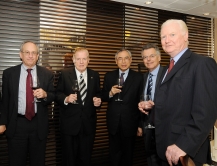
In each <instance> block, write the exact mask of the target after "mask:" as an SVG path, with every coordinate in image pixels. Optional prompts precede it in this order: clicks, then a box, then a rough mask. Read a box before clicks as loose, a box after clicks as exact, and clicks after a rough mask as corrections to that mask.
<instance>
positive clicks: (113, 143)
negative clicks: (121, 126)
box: [109, 130, 136, 166]
mask: <svg viewBox="0 0 217 166" xmlns="http://www.w3.org/2000/svg"><path fill="white" fill-rule="evenodd" d="M135 138H136V133H135V136H131V137H125V136H124V135H123V133H122V132H121V130H119V131H118V132H117V133H116V134H115V135H112V134H109V156H110V165H111V166H131V165H133V150H134V145H135Z"/></svg>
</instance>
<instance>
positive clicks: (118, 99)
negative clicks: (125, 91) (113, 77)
mask: <svg viewBox="0 0 217 166" xmlns="http://www.w3.org/2000/svg"><path fill="white" fill-rule="evenodd" d="M117 85H118V87H117V88H118V89H120V90H122V88H123V81H122V80H121V79H120V78H118V79H117ZM120 93H121V92H120ZM120 93H118V97H117V99H116V100H115V101H123V100H122V99H121V96H120Z"/></svg>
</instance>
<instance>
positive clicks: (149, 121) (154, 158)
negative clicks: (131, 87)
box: [138, 43, 164, 166]
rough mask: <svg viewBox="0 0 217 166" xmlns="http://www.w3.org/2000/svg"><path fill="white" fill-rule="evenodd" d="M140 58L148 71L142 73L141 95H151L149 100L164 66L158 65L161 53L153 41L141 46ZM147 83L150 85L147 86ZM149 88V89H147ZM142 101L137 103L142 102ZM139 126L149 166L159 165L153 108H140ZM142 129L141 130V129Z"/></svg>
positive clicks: (139, 134)
mask: <svg viewBox="0 0 217 166" xmlns="http://www.w3.org/2000/svg"><path fill="white" fill-rule="evenodd" d="M141 54H142V59H143V62H144V65H145V66H146V68H147V69H148V72H147V73H145V74H144V87H143V91H142V95H143V96H144V95H146V94H147V95H151V98H150V99H151V100H152V101H154V99H155V87H156V86H157V85H158V84H159V82H160V81H159V80H160V78H161V75H162V73H163V70H164V67H163V66H160V61H161V55H160V50H159V48H158V46H157V45H155V44H154V43H148V44H146V45H144V46H143V48H142V52H141ZM149 84H151V86H150V87H149ZM148 88H149V89H148ZM142 102H143V101H141V102H140V103H139V108H140V105H141V104H142ZM141 112H142V114H141V120H142V121H141V128H139V132H138V136H142V133H143V135H144V141H145V151H146V155H147V162H148V165H149V166H158V165H161V162H160V159H159V157H158V155H157V150H156V145H155V128H154V110H149V112H148V114H147V113H146V112H144V111H143V109H142V110H141ZM142 129H143V130H142Z"/></svg>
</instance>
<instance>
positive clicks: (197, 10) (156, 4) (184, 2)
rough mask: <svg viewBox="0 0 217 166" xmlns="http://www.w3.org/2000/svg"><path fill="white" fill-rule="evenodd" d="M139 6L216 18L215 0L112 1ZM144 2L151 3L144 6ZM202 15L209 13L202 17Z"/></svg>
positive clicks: (216, 5)
mask: <svg viewBox="0 0 217 166" xmlns="http://www.w3.org/2000/svg"><path fill="white" fill-rule="evenodd" d="M113 1H117V2H123V3H128V4H134V5H139V6H145V7H151V8H157V9H163V10H169V11H175V12H179V13H186V14H192V15H197V16H203V17H210V18H217V0H113ZM146 1H152V2H153V3H152V4H150V5H146V4H145V2H146ZM203 13H210V15H209V16H204V15H203Z"/></svg>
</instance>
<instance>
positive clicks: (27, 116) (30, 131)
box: [0, 41, 55, 166]
mask: <svg viewBox="0 0 217 166" xmlns="http://www.w3.org/2000/svg"><path fill="white" fill-rule="evenodd" d="M20 58H21V60H22V62H23V63H22V64H21V65H17V66H14V67H11V68H8V69H6V70H5V71H4V72H3V86H2V90H3V95H2V103H3V106H2V107H3V108H2V110H1V111H2V112H1V118H0V132H1V133H2V132H4V130H6V132H5V134H6V136H7V141H8V149H9V165H10V166H23V165H26V159H27V154H28V153H29V159H30V165H31V166H44V165H45V149H46V140H47V134H48V108H47V106H48V104H50V103H51V102H52V101H53V100H54V97H55V94H54V87H53V74H52V72H51V71H49V70H47V69H46V68H44V67H41V66H38V65H36V63H37V60H38V58H39V48H38V46H37V45H36V44H35V43H34V42H31V41H25V42H23V43H22V45H21V46H20ZM33 77H38V80H39V82H40V85H39V87H38V89H36V90H32V86H31V83H32V78H33ZM34 98H35V99H34ZM36 98H37V100H39V102H36Z"/></svg>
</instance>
